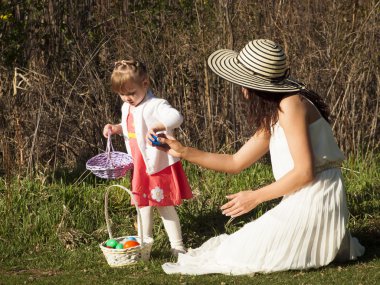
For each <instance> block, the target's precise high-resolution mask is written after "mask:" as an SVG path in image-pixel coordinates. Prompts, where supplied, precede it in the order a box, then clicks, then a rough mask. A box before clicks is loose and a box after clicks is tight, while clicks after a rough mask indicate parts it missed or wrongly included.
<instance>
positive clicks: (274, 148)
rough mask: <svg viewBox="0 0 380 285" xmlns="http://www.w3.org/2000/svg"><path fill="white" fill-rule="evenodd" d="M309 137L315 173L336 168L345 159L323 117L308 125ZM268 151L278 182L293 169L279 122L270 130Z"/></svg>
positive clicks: (291, 159)
mask: <svg viewBox="0 0 380 285" xmlns="http://www.w3.org/2000/svg"><path fill="white" fill-rule="evenodd" d="M309 135H310V141H311V147H312V151H313V157H314V165H315V168H316V170H317V172H318V170H319V169H326V168H331V167H334V166H335V167H337V166H339V165H340V164H341V162H342V161H343V160H344V159H345V157H344V154H343V153H342V151H341V150H340V149H339V147H338V144H337V142H336V140H335V137H334V134H333V132H332V129H331V126H330V124H329V123H328V122H327V121H326V120H325V119H324V118H323V117H320V118H319V119H318V120H316V121H314V122H313V123H311V124H310V125H309ZM269 150H270V156H271V161H272V169H273V175H274V177H275V179H276V180H278V179H279V178H281V177H282V176H283V175H285V174H286V173H287V172H289V171H290V170H292V169H293V167H294V162H293V158H292V156H291V154H290V150H289V146H288V143H287V140H286V136H285V132H284V130H283V128H282V127H281V126H280V124H279V122H277V123H276V124H275V125H274V126H273V128H272V134H271V138H270V143H269Z"/></svg>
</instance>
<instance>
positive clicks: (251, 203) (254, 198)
mask: <svg viewBox="0 0 380 285" xmlns="http://www.w3.org/2000/svg"><path fill="white" fill-rule="evenodd" d="M259 196H260V195H259V192H258V191H252V190H248V191H241V192H239V193H236V194H231V195H228V196H227V199H229V200H230V201H229V202H227V203H226V204H224V205H223V206H222V207H220V209H221V210H222V211H223V212H222V214H223V215H226V216H231V217H233V218H235V217H238V216H241V215H243V214H246V213H248V212H249V211H251V210H252V209H254V208H256V207H257V206H258V205H259V204H260V203H261V200H260V197H259Z"/></svg>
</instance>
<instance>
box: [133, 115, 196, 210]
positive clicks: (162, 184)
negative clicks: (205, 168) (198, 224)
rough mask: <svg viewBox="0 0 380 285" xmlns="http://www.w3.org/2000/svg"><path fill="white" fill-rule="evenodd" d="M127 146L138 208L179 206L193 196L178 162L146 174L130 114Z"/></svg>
mask: <svg viewBox="0 0 380 285" xmlns="http://www.w3.org/2000/svg"><path fill="white" fill-rule="evenodd" d="M127 129H128V134H129V136H130V137H129V145H130V147H131V151H132V154H131V155H132V157H133V164H134V168H133V172H132V193H133V194H134V198H135V200H136V202H137V204H138V206H139V207H144V206H159V207H160V206H161V207H162V206H173V205H180V204H181V203H182V199H190V198H192V197H193V194H192V192H191V189H190V185H189V182H188V180H187V177H186V175H185V172H184V171H183V168H182V164H181V162H180V161H178V162H176V163H175V164H173V165H170V166H168V167H166V168H165V169H163V170H161V171H160V172H157V173H155V174H152V175H149V174H148V173H146V166H145V162H144V159H143V157H142V154H141V152H140V149H139V147H138V145H137V141H136V136H135V135H134V134H135V126H134V122H133V115H132V113H129V114H128V117H127Z"/></svg>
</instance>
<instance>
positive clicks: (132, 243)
mask: <svg viewBox="0 0 380 285" xmlns="http://www.w3.org/2000/svg"><path fill="white" fill-rule="evenodd" d="M138 245H140V244H139V243H138V242H137V241H135V240H129V241H126V242H125V243H124V245H123V248H131V247H135V246H138Z"/></svg>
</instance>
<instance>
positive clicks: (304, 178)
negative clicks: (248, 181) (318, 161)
mask: <svg viewBox="0 0 380 285" xmlns="http://www.w3.org/2000/svg"><path fill="white" fill-rule="evenodd" d="M280 107H281V110H283V111H282V112H280V113H279V122H280V125H281V127H282V128H283V130H284V132H285V136H286V140H287V142H288V146H289V150H290V153H291V156H292V158H293V162H294V167H293V169H292V170H291V171H289V172H288V173H287V174H286V175H284V176H283V177H282V178H281V179H279V180H277V181H276V182H273V183H271V184H269V185H267V186H264V187H262V188H260V189H258V190H256V191H242V192H239V193H237V194H232V195H229V196H227V198H228V199H230V201H229V202H228V203H226V204H224V205H223V206H222V207H221V209H222V210H223V214H225V215H227V216H232V217H236V216H240V215H242V214H245V213H247V212H249V211H250V210H252V209H253V208H255V207H256V206H257V205H258V204H260V203H262V202H265V201H269V200H272V199H275V198H278V197H282V196H284V195H286V194H290V193H293V192H295V191H297V190H299V189H300V188H302V187H303V186H305V185H307V184H308V183H310V182H312V181H313V179H314V171H313V155H312V148H311V143H310V137H309V132H308V120H307V110H306V107H305V105H304V104H303V103H302V101H301V100H300V97H299V96H290V97H287V98H284V99H283V100H282V101H281V103H280Z"/></svg>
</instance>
